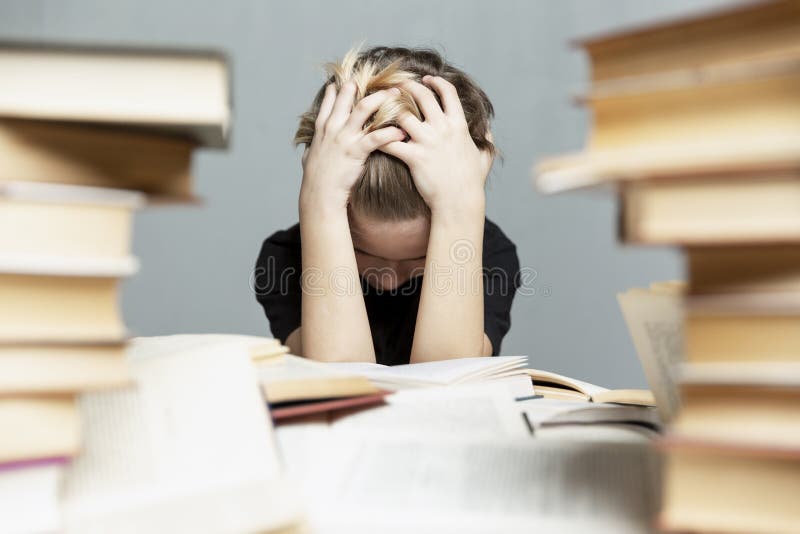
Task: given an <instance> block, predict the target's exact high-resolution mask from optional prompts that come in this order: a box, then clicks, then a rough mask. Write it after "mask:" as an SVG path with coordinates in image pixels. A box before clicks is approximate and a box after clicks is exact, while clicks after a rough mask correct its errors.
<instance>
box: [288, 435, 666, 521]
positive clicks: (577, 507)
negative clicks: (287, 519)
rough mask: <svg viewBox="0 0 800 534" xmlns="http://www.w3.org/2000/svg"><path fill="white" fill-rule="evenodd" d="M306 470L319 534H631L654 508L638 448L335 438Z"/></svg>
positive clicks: (654, 484)
mask: <svg viewBox="0 0 800 534" xmlns="http://www.w3.org/2000/svg"><path fill="white" fill-rule="evenodd" d="M387 458H391V459H392V460H391V461H387ZM310 461H311V462H312V465H311V466H309V467H308V471H307V472H308V473H310V477H311V479H312V480H309V481H307V484H305V485H304V488H306V490H307V491H308V492H309V493H308V496H307V499H306V502H308V503H309V506H310V508H309V510H308V513H309V520H310V522H311V524H312V525H313V527H314V528H315V530H314V531H315V532H323V533H328V532H336V533H338V532H350V533H352V532H365V533H366V532H392V533H394V532H397V533H399V532H415V533H416V532H424V533H427V532H430V533H437V534H438V533H442V532H454V533H455V532H458V533H463V532H468V533H473V532H474V533H485V532H520V533H523V532H532V531H533V532H537V533H563V532H570V533H578V534H580V533H596V532H614V533H619V534H626V533H631V534H632V533H642V532H648V531H649V529H650V521H651V518H652V517H653V514H654V512H655V510H656V508H657V506H658V502H659V494H658V487H659V480H658V477H659V459H658V456H657V454H656V453H655V452H654V451H653V450H652V449H651V448H649V447H647V446H646V445H643V444H641V443H613V444H609V443H602V442H579V441H565V440H549V439H548V440H532V439H452V438H441V439H439V438H437V439H424V438H423V437H419V436H417V437H414V436H407V437H405V438H401V437H391V438H385V437H380V436H372V437H363V436H361V437H354V436H347V435H339V436H337V437H336V438H334V439H331V440H330V441H329V442H328V443H327V447H326V450H325V451H320V452H319V453H318V454H316V455H314V457H313V458H311V459H310ZM387 481H391V484H387V483H386V482H387ZM331 495H335V496H336V498H335V499H332V498H330V496H331Z"/></svg>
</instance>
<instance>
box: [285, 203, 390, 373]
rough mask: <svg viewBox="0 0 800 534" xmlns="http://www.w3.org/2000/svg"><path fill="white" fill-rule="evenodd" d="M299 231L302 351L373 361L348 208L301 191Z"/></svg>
mask: <svg viewBox="0 0 800 534" xmlns="http://www.w3.org/2000/svg"><path fill="white" fill-rule="evenodd" d="M309 197H311V195H309ZM300 232H301V247H302V267H303V279H302V284H303V296H302V313H301V321H302V328H301V329H300V347H302V351H303V356H305V357H307V358H311V359H314V360H325V361H367V362H374V361H375V349H374V348H373V345H372V335H371V333H370V328H369V320H368V319H367V310H366V306H365V305H364V296H363V293H362V291H361V284H360V281H359V276H358V268H357V266H356V258H355V253H354V252H353V243H352V238H351V237H350V228H349V224H348V221H347V211H346V208H344V206H343V205H329V204H327V203H325V202H321V201H319V200H318V199H316V198H308V197H306V196H304V195H303V194H301V199H300Z"/></svg>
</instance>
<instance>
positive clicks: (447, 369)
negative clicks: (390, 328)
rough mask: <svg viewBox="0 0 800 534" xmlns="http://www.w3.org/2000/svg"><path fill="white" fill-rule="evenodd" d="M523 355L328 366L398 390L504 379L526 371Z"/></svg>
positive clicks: (525, 358) (347, 363) (335, 364)
mask: <svg viewBox="0 0 800 534" xmlns="http://www.w3.org/2000/svg"><path fill="white" fill-rule="evenodd" d="M526 362H527V357H526V356H496V357H478V358H457V359H451V360H439V361H433V362H424V363H413V364H407V365H395V366H392V367H389V366H387V365H380V364H377V363H362V362H352V363H351V362H346V363H329V364H327V365H328V367H330V368H331V369H334V370H338V371H341V372H345V373H348V374H352V375H360V376H364V377H366V378H368V379H369V380H370V382H372V383H373V384H375V385H376V386H378V387H381V388H384V389H390V390H399V389H406V388H414V387H426V386H449V385H455V384H467V383H477V382H484V381H489V380H497V379H503V378H507V377H512V376H519V375H523V374H525V371H524V368H525V364H526Z"/></svg>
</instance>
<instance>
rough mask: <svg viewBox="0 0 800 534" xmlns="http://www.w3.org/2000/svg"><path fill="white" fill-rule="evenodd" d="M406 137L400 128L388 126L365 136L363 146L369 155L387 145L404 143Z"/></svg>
mask: <svg viewBox="0 0 800 534" xmlns="http://www.w3.org/2000/svg"><path fill="white" fill-rule="evenodd" d="M405 137H406V134H405V132H404V131H403V130H401V129H400V128H395V127H394V126H387V127H386V128H380V129H378V130H375V131H374V132H370V133H368V134H367V135H365V136H364V137H363V138H362V139H361V146H362V147H363V148H364V150H365V151H366V152H367V153H369V152H372V151H373V150H376V149H378V148H379V147H381V146H383V145H385V144H386V143H391V142H394V141H402V140H403V139H405Z"/></svg>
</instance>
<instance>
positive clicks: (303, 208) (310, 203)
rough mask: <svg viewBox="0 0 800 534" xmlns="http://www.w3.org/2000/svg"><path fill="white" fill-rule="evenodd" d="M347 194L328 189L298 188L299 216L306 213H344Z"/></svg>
mask: <svg viewBox="0 0 800 534" xmlns="http://www.w3.org/2000/svg"><path fill="white" fill-rule="evenodd" d="M348 198H349V192H347V191H337V190H334V189H329V188H320V187H311V186H308V185H306V184H303V185H302V186H301V187H300V197H299V207H300V214H301V215H302V214H303V213H304V212H306V213H308V212H311V213H325V214H327V213H346V212H347V201H348Z"/></svg>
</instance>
